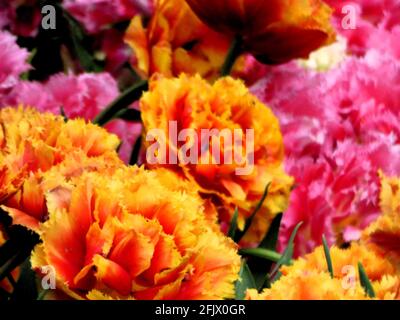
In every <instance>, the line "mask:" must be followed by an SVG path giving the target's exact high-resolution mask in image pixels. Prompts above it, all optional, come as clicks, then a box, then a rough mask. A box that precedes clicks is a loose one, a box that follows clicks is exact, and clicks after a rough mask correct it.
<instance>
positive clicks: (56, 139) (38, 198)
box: [0, 108, 122, 230]
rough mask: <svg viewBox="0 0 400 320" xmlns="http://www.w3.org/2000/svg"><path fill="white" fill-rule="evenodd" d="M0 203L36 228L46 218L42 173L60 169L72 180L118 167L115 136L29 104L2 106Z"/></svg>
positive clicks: (23, 221) (62, 175) (0, 114)
mask: <svg viewBox="0 0 400 320" xmlns="http://www.w3.org/2000/svg"><path fill="white" fill-rule="evenodd" d="M0 125H1V130H0V142H1V144H0V205H3V209H5V210H6V211H7V212H8V213H9V214H10V215H11V216H12V217H13V218H14V221H13V222H14V223H15V224H21V225H24V226H26V227H28V228H31V229H34V230H36V229H37V227H38V225H39V222H43V221H44V220H45V218H46V217H47V209H46V204H45V201H44V193H45V192H46V191H47V190H49V189H48V188H47V187H45V186H43V183H42V180H43V177H44V176H45V175H46V174H48V172H51V171H52V170H53V171H54V170H55V171H59V177H61V178H65V179H67V180H68V179H70V178H71V177H72V176H76V175H79V174H81V173H82V171H84V170H86V171H96V170H100V168H101V170H102V171H106V170H107V168H109V167H110V168H115V167H118V166H121V165H122V162H121V161H120V160H119V158H118V156H117V154H116V152H115V149H116V148H117V146H118V144H119V141H118V138H117V137H116V136H115V135H112V134H109V133H108V132H107V131H106V130H104V129H103V128H100V127H97V126H95V125H93V124H89V123H86V122H85V121H84V120H80V119H78V120H72V121H68V122H66V123H65V122H64V119H63V118H62V117H58V116H55V115H52V114H50V113H40V112H38V111H36V110H34V109H31V108H25V109H23V108H5V109H1V110H0Z"/></svg>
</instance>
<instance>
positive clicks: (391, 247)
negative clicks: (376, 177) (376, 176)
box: [362, 173, 400, 261]
mask: <svg viewBox="0 0 400 320" xmlns="http://www.w3.org/2000/svg"><path fill="white" fill-rule="evenodd" d="M380 175H381V184H382V185H381V193H380V206H381V211H382V213H381V215H380V216H379V218H378V219H377V220H376V221H375V222H373V223H372V224H371V225H370V226H369V227H368V228H367V229H365V230H364V232H363V235H362V239H363V241H364V242H366V243H368V244H373V245H376V246H377V247H379V248H381V249H382V250H384V251H385V252H386V253H387V255H388V256H392V257H393V258H394V259H396V260H397V261H400V260H399V259H400V179H399V178H397V177H396V178H389V177H386V176H385V175H384V174H383V173H381V174H380Z"/></svg>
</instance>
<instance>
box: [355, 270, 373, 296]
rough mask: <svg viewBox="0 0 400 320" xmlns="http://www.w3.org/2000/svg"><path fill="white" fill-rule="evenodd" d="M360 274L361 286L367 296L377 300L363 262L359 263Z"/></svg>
mask: <svg viewBox="0 0 400 320" xmlns="http://www.w3.org/2000/svg"><path fill="white" fill-rule="evenodd" d="M358 273H359V274H360V284H361V286H362V287H363V288H364V291H365V294H366V295H367V296H368V297H370V298H375V291H374V288H373V287H372V284H371V281H370V280H369V278H368V275H367V273H366V272H365V269H364V266H363V265H362V263H361V262H359V263H358Z"/></svg>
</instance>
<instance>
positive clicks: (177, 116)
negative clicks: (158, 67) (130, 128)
mask: <svg viewBox="0 0 400 320" xmlns="http://www.w3.org/2000/svg"><path fill="white" fill-rule="evenodd" d="M140 106H141V111H142V119H143V123H144V129H145V135H146V136H147V137H146V138H151V137H150V136H151V135H152V132H153V131H154V130H158V131H161V133H163V134H164V136H165V137H166V141H165V144H166V147H167V149H168V150H169V152H167V153H166V155H165V156H166V159H165V160H166V161H165V162H164V163H163V162H162V161H155V163H150V162H149V161H148V165H149V166H150V167H160V166H163V167H168V168H170V169H172V170H174V171H176V172H178V173H179V174H181V175H182V176H185V177H186V178H187V179H188V180H191V181H194V182H195V183H196V185H197V186H198V189H199V191H200V192H201V193H202V194H203V195H204V198H208V199H212V200H213V203H214V204H215V206H216V207H217V209H218V211H219V217H220V220H221V221H222V223H224V224H225V225H226V224H228V223H229V222H230V221H231V218H232V214H233V211H234V208H235V207H238V208H239V213H240V216H239V226H240V227H241V228H243V226H244V221H245V219H246V218H248V217H249V216H250V215H251V214H252V212H253V210H254V208H255V207H256V205H257V204H258V202H259V201H260V199H261V196H262V194H263V192H264V190H265V188H266V186H267V185H268V184H269V185H270V186H269V194H268V197H267V199H266V201H265V202H264V205H263V206H262V208H261V210H260V211H259V213H258V214H257V216H256V217H255V220H254V224H253V225H252V226H251V228H250V230H249V233H248V234H247V236H246V239H245V241H246V242H257V241H260V239H261V238H262V237H263V236H264V235H265V232H266V230H267V229H268V227H269V224H270V222H271V220H272V219H273V217H274V216H275V215H276V214H277V213H279V212H283V211H284V210H285V208H286V206H287V202H288V197H289V193H290V189H291V186H292V183H293V181H292V178H291V177H289V176H287V175H286V174H285V172H284V170H283V165H282V162H283V151H284V150H283V139H282V134H281V132H280V127H279V122H278V119H277V118H276V117H275V116H274V114H273V113H272V111H271V110H270V109H269V108H268V107H267V106H265V105H263V104H262V103H261V102H260V101H259V100H258V99H257V98H256V97H254V96H253V95H251V94H250V93H249V91H248V89H247V88H246V87H245V85H244V84H243V83H242V82H241V81H235V80H233V79H232V78H223V79H220V80H218V81H216V82H215V84H213V85H210V84H209V83H208V82H206V81H205V80H203V79H201V77H199V76H195V77H189V76H186V75H181V76H180V77H179V78H175V79H168V78H164V77H158V78H153V79H152V80H151V81H150V91H149V92H147V93H145V94H144V96H143V97H142V99H141V101H140ZM171 123H176V129H177V133H178V134H179V133H181V132H183V130H190V131H191V132H192V133H193V136H197V137H200V138H198V139H197V140H196V139H191V138H189V139H188V140H187V141H184V142H179V141H175V140H174V139H171V138H170V137H171V135H173V134H174V133H173V132H170V131H172V130H170V128H171V127H170V124H171ZM206 129H208V130H214V132H215V130H216V134H215V135H214V137H217V138H218V139H220V140H219V141H218V140H215V139H208V138H204V137H203V136H202V132H204V130H206ZM249 130H250V131H252V132H253V133H254V136H253V137H251V138H250V139H249V140H247V138H248V137H249V134H248V132H249ZM209 132H212V131H209ZM235 132H236V133H240V134H239V135H238V139H237V138H236V137H235V136H234V135H235ZM226 134H228V136H229V135H231V143H228V142H229V140H228V139H225V140H223V138H229V137H226ZM193 138H194V137H193ZM155 140H157V143H162V142H163V141H158V140H162V138H160V137H157V136H156V137H155ZM188 144H190V149H191V148H193V149H194V150H197V152H198V154H197V155H196V156H195V157H196V159H194V160H195V161H194V162H193V161H190V162H185V161H178V162H175V163H177V164H174V159H173V158H174V156H175V158H177V159H182V157H181V156H182V149H183V148H182V147H183V146H188ZM146 147H147V153H148V156H149V155H150V156H153V154H152V153H153V151H152V145H150V143H149V142H147V143H146ZM215 150H217V154H215ZM157 152H158V151H157ZM162 153H163V152H161V154H162ZM194 153H196V152H194ZM226 154H230V155H231V160H232V161H230V162H229V161H227V162H225V155H226ZM218 155H219V158H220V159H218V160H219V161H218V160H217V157H216V156H218ZM154 156H155V157H156V158H157V157H159V156H160V154H157V155H156V154H154ZM236 156H238V157H237V158H236ZM252 157H254V165H253V164H251V162H252V161H251V158H252ZM147 158H148V157H147ZM236 159H241V160H244V161H236ZM175 160H176V159H175ZM228 160H229V158H228ZM214 163H215V164H214ZM249 164H251V165H250V166H249ZM246 165H247V168H248V169H249V170H248V172H246V173H242V174H239V173H238V170H240V169H243V170H244V169H245V168H246ZM244 171H245V170H244Z"/></svg>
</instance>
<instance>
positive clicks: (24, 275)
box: [11, 258, 38, 301]
mask: <svg viewBox="0 0 400 320" xmlns="http://www.w3.org/2000/svg"><path fill="white" fill-rule="evenodd" d="M37 296H38V291H37V287H36V274H35V272H34V271H33V270H32V268H31V264H30V261H29V258H28V259H26V260H25V262H24V263H23V264H22V265H21V268H20V275H19V278H18V281H17V283H16V285H15V287H14V291H13V293H12V296H11V300H14V301H28V300H29V301H32V300H36V299H37Z"/></svg>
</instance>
